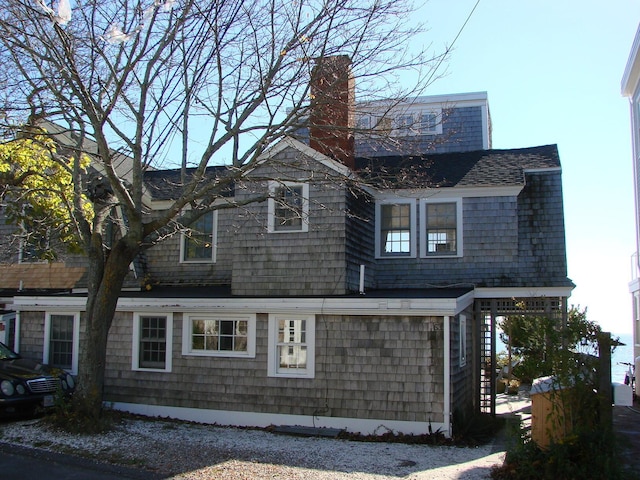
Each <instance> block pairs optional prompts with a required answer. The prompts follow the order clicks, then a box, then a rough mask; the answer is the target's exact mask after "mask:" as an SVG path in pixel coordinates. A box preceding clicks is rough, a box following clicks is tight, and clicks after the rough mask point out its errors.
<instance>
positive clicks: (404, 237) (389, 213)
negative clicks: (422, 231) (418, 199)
mask: <svg viewBox="0 0 640 480" xmlns="http://www.w3.org/2000/svg"><path fill="white" fill-rule="evenodd" d="M415 207H416V205H415V200H392V201H384V202H381V203H378V204H376V219H377V228H376V245H377V248H376V250H377V255H376V256H377V257H415V251H416V240H415V224H416V218H415V217H416V213H415Z"/></svg>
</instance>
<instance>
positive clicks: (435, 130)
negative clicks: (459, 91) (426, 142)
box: [395, 110, 442, 136]
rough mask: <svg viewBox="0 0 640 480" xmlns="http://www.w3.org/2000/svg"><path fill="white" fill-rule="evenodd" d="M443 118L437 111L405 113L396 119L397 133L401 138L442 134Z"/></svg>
mask: <svg viewBox="0 0 640 480" xmlns="http://www.w3.org/2000/svg"><path fill="white" fill-rule="evenodd" d="M441 118H442V114H441V112H440V111H436V110H425V111H419V112H405V113H402V114H400V115H397V116H396V117H395V132H396V134H397V135H399V136H403V135H437V134H440V133H442V125H441V121H440V119H441Z"/></svg>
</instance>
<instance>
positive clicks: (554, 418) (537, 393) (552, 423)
mask: <svg viewBox="0 0 640 480" xmlns="http://www.w3.org/2000/svg"><path fill="white" fill-rule="evenodd" d="M571 390H572V389H571V388H564V387H561V386H559V385H557V383H556V382H555V379H554V378H553V377H542V378H536V379H535V380H534V381H533V385H532V386H531V439H532V440H533V441H534V442H536V443H537V444H538V446H539V447H540V448H546V447H548V446H549V444H551V442H556V443H557V442H559V441H561V440H562V439H563V438H565V437H566V436H567V435H568V434H569V433H571V423H570V422H569V421H568V420H567V419H566V418H565V402H567V398H568V397H569V396H570V395H571Z"/></svg>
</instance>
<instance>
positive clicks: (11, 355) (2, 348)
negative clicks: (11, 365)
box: [0, 343, 20, 360]
mask: <svg viewBox="0 0 640 480" xmlns="http://www.w3.org/2000/svg"><path fill="white" fill-rule="evenodd" d="M16 358H20V355H18V354H17V353H16V352H14V351H13V350H11V349H10V348H9V347H7V346H6V345H5V344H4V343H0V360H15V359H16Z"/></svg>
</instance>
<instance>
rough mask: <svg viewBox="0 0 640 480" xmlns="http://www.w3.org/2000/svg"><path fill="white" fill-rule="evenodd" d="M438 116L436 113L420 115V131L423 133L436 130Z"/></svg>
mask: <svg viewBox="0 0 640 480" xmlns="http://www.w3.org/2000/svg"><path fill="white" fill-rule="evenodd" d="M437 122H438V118H437V116H436V114H435V113H433V112H430V113H423V114H422V116H421V117H420V131H421V132H422V133H429V132H435V131H436V126H437Z"/></svg>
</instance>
